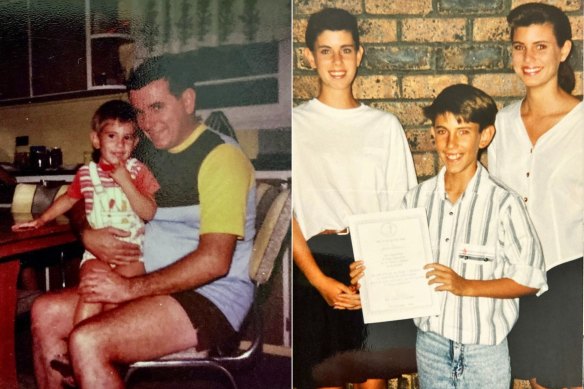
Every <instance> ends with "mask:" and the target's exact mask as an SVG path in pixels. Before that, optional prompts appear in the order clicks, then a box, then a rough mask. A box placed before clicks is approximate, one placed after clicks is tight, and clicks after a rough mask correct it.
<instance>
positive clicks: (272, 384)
mask: <svg viewBox="0 0 584 389" xmlns="http://www.w3.org/2000/svg"><path fill="white" fill-rule="evenodd" d="M16 344H17V345H18V346H17V350H16V359H17V370H18V381H19V389H37V386H36V384H35V382H34V375H33V368H32V357H31V337H30V320H29V318H28V316H27V315H26V314H25V315H20V316H19V317H18V320H17V323H16ZM235 379H236V381H237V383H238V385H239V388H240V389H262V388H266V389H290V387H291V384H290V382H291V360H290V358H289V357H283V356H276V355H269V354H264V356H263V358H262V359H261V360H260V361H259V363H258V364H257V365H256V366H255V367H254V368H252V369H248V370H245V371H241V372H240V373H238V375H237V376H236V377H235ZM128 387H129V388H135V389H154V388H156V389H178V388H181V389H183V388H184V389H211V388H213V389H223V388H225V389H227V388H229V387H230V385H229V383H228V382H227V381H226V380H225V379H222V377H221V378H217V377H215V375H214V374H212V373H211V372H206V371H199V372H198V373H197V374H196V375H195V374H192V373H189V372H188V371H186V370H176V369H173V370H167V371H163V372H162V371H159V372H148V373H144V374H143V373H136V376H135V379H133V380H132V382H130V384H129V386H128Z"/></svg>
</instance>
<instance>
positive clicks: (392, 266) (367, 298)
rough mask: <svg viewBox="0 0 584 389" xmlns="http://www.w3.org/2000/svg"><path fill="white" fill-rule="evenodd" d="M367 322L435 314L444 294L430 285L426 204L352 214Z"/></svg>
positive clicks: (354, 242) (354, 240)
mask: <svg viewBox="0 0 584 389" xmlns="http://www.w3.org/2000/svg"><path fill="white" fill-rule="evenodd" d="M348 221H349V229H350V231H351V242H352V244H353V251H354V254H355V259H360V260H363V263H364V264H365V266H366V269H365V274H364V276H363V278H362V279H361V280H360V284H361V289H360V293H361V305H362V306H363V318H364V321H365V323H376V322H381V321H391V320H401V319H410V318H414V317H420V316H432V315H437V314H438V312H439V306H440V300H439V297H438V294H437V292H436V291H434V289H433V288H432V287H430V286H429V285H428V280H427V279H426V270H424V269H423V267H424V265H425V264H427V263H430V262H434V261H433V260H432V249H431V246H430V234H429V231H428V221H427V218H426V212H425V210H424V209H423V208H414V209H405V210H399V211H393V212H381V213H372V214H363V215H353V216H350V217H349V219H348Z"/></svg>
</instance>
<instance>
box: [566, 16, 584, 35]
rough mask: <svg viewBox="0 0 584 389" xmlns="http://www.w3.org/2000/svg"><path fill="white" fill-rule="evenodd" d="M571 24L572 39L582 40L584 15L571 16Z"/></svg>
mask: <svg viewBox="0 0 584 389" xmlns="http://www.w3.org/2000/svg"><path fill="white" fill-rule="evenodd" d="M569 19H570V24H571V25H572V39H575V40H580V41H581V40H582V39H583V38H584V33H583V32H582V24H583V23H584V17H582V16H570V17H569Z"/></svg>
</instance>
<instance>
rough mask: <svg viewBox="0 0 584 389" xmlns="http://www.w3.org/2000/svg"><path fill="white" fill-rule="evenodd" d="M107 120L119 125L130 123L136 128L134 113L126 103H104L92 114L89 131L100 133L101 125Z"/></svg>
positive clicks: (115, 101) (132, 108) (113, 101)
mask: <svg viewBox="0 0 584 389" xmlns="http://www.w3.org/2000/svg"><path fill="white" fill-rule="evenodd" d="M108 120H117V121H119V122H120V123H132V125H134V127H136V111H135V110H134V107H132V105H131V104H130V103H128V102H126V101H123V100H109V101H106V102H105V103H103V104H102V105H101V106H100V107H99V108H98V109H97V110H96V111H95V113H94V114H93V117H92V118H91V129H92V130H93V131H95V132H99V131H101V130H102V126H103V124H104V123H105V122H106V121H108Z"/></svg>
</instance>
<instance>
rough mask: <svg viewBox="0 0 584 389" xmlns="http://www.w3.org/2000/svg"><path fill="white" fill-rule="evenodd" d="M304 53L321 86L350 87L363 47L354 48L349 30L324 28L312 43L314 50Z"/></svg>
mask: <svg viewBox="0 0 584 389" xmlns="http://www.w3.org/2000/svg"><path fill="white" fill-rule="evenodd" d="M304 55H305V56H306V57H307V59H308V61H309V62H310V66H312V68H315V69H316V71H317V72H318V76H319V78H320V80H321V86H322V87H323V88H331V89H335V90H346V89H350V88H351V85H352V83H353V80H354V79H355V75H356V74H357V68H358V67H359V65H360V64H361V58H362V57H363V47H359V49H356V48H355V42H354V41H353V36H352V35H351V32H350V31H346V30H341V31H331V30H325V31H323V32H321V33H320V35H319V36H318V37H317V38H316V42H315V43H314V51H312V50H309V49H306V50H305V51H304Z"/></svg>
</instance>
